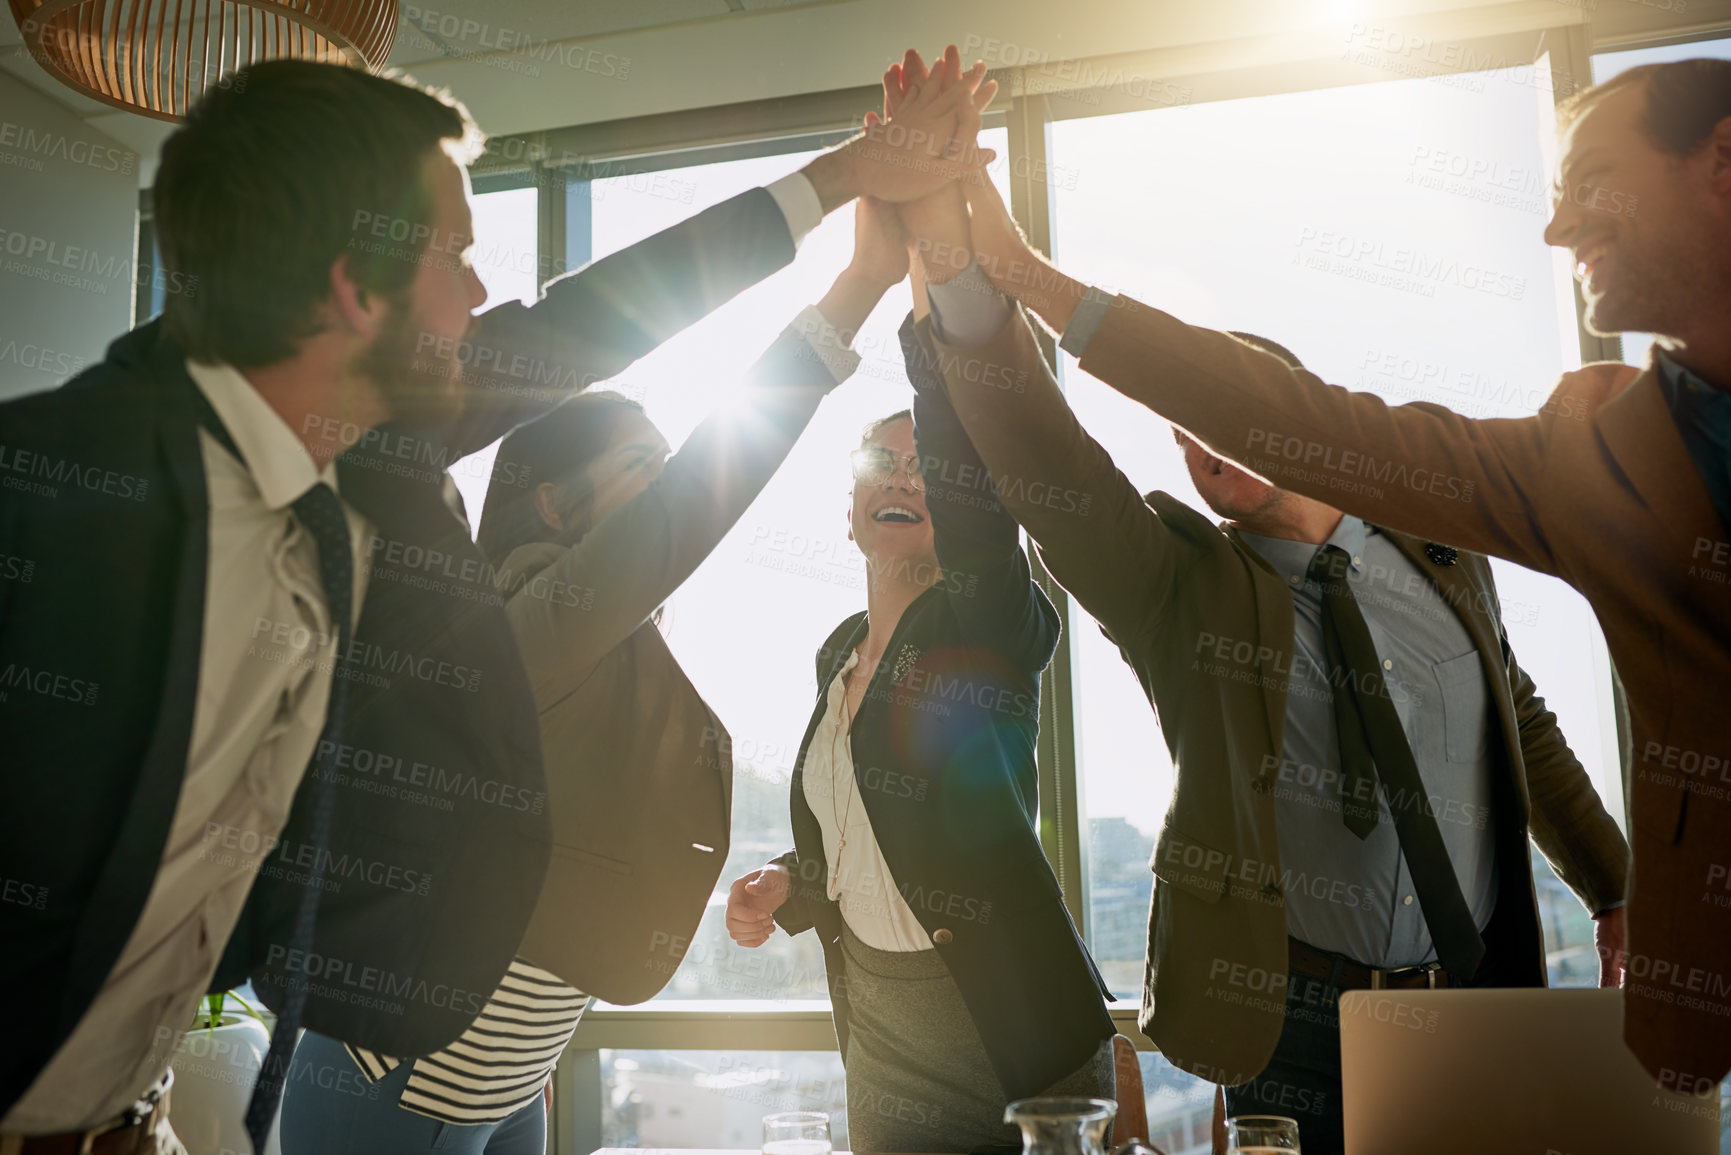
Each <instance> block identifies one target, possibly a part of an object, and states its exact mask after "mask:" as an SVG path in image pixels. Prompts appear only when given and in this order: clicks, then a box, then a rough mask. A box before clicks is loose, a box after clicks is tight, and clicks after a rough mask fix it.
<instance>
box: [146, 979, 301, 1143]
mask: <svg viewBox="0 0 1731 1155" xmlns="http://www.w3.org/2000/svg"><path fill="white" fill-rule="evenodd" d="M269 1046H270V1028H269V1026H267V1025H266V1023H265V1020H264V1018H263V1017H262V1016H261V1015H260V1014H259V1013H258V1011H256V1010H254V1009H253V1006H252V1004H251V1003H249V1002H248V1001H247V1000H246V999H245V998H243V997H242V996H241V995H240V993H239V992H238V991H226V992H219V993H217V994H210V995H206V996H205V997H204V998H203V999H201V1000H200V1001H199V1006H198V1013H197V1014H196V1015H195V1016H194V1019H193V1023H192V1025H191V1027H190V1028H188V1029H187V1031H186V1032H185V1033H184V1034H182V1035H181V1037H180V1040H179V1042H178V1043H176V1044H175V1048H174V1060H173V1062H172V1064H171V1066H172V1067H173V1068H174V1089H173V1091H172V1092H171V1093H170V1100H169V1113H168V1118H169V1123H170V1125H171V1126H173V1127H174V1133H175V1134H176V1135H177V1136H179V1138H180V1141H181V1143H182V1144H184V1145H185V1147H186V1150H187V1155H248V1153H249V1152H251V1151H252V1145H251V1144H250V1143H249V1142H248V1141H247V1137H246V1104H247V1100H248V1099H250V1098H251V1097H252V1089H253V1084H254V1083H256V1082H257V1081H258V1072H259V1067H260V1066H261V1065H262V1064H263V1063H264V1056H265V1051H266V1050H267V1049H268V1048H269ZM261 1155H282V1150H281V1147H280V1145H279V1143H278V1139H277V1125H276V1124H272V1126H271V1133H270V1138H269V1140H268V1141H267V1142H266V1145H265V1150H264V1151H263V1152H262V1153H261Z"/></svg>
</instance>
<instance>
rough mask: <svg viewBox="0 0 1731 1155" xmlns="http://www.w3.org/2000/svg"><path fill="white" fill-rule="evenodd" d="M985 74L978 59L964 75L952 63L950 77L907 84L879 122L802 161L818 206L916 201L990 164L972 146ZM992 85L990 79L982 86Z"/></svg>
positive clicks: (985, 153) (986, 154)
mask: <svg viewBox="0 0 1731 1155" xmlns="http://www.w3.org/2000/svg"><path fill="white" fill-rule="evenodd" d="M951 51H952V52H953V51H954V49H953V48H952V49H951ZM946 56H947V54H946ZM985 75H986V66H985V65H984V64H983V63H981V64H976V65H974V67H973V68H971V69H969V70H968V71H967V72H965V73H963V72H960V70H959V68H958V70H957V74H956V76H955V77H954V79H953V81H952V82H951V83H948V84H944V83H941V82H940V83H933V82H932V81H931V79H930V78H928V81H927V83H926V84H924V85H915V86H912V87H910V88H909V89H908V90H907V92H906V93H905V94H904V95H903V97H902V99H901V101H900V104H899V106H898V107H897V109H896V112H895V114H894V115H893V116H892V117H890V118H889V119H888V120H887V121H885V122H883V123H881V124H878V125H877V126H876V127H874V128H871V129H868V130H867V131H865V132H863V133H861V134H860V135H859V136H856V137H854V138H853V139H852V140H850V141H848V142H847V143H846V144H844V145H842V146H841V147H840V148H839V149H835V150H833V151H831V152H828V153H825V154H824V155H823V156H821V157H819V158H818V159H817V160H815V161H813V162H812V163H811V164H810V165H808V166H807V167H806V169H805V173H806V176H807V177H808V178H809V179H810V180H811V183H812V187H813V188H814V189H816V190H817V195H818V200H819V202H820V203H821V204H822V206H823V208H824V211H826V212H827V211H829V210H830V209H833V208H835V207H836V206H837V205H839V204H842V203H843V202H845V201H847V200H850V199H852V198H853V197H856V196H875V197H877V198H878V199H879V200H884V201H891V202H897V203H899V202H901V201H909V200H917V199H919V198H920V197H922V196H925V195H926V194H928V193H931V192H935V191H936V190H937V189H939V188H941V187H942V186H943V185H944V184H945V183H946V182H948V181H951V180H954V179H956V178H958V177H960V176H962V175H964V174H966V173H969V172H972V171H974V170H976V169H978V168H980V167H981V166H983V165H985V164H988V163H990V162H991V160H992V159H993V153H992V152H991V151H990V150H989V149H988V150H981V149H980V148H979V147H978V146H977V145H976V144H975V137H976V136H977V135H978V133H979V128H980V110H979V108H978V107H976V105H975V98H976V96H977V95H978V94H979V91H980V89H981V87H982V85H981V82H982V81H983V80H984V79H985ZM995 90H996V86H995V85H993V86H992V88H991V89H989V90H988V91H995ZM988 99H989V96H988Z"/></svg>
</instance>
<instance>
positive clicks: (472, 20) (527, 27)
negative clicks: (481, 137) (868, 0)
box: [0, 0, 835, 156]
mask: <svg viewBox="0 0 1731 1155" xmlns="http://www.w3.org/2000/svg"><path fill="white" fill-rule="evenodd" d="M834 2H835V0H580V2H564V3H560V2H551V3H550V2H549V0H427V2H425V3H407V2H403V0H399V3H398V20H397V36H396V41H395V43H394V44H393V45H392V49H391V54H390V57H389V64H390V66H391V67H393V68H400V69H403V70H405V71H409V72H424V71H425V70H426V68H427V66H429V65H437V66H445V67H449V66H452V65H457V66H462V67H468V68H482V67H487V66H489V64H490V65H491V66H493V67H498V66H499V62H501V61H503V62H505V64H506V65H510V64H512V63H515V62H513V60H512V57H513V56H516V57H519V58H524V59H526V60H527V61H529V62H530V64H529V66H530V67H535V66H537V65H538V64H543V63H546V62H548V61H549V60H551V61H553V62H554V66H558V64H559V63H562V62H563V60H568V59H572V58H573V45H576V46H577V47H580V48H583V49H584V52H585V55H586V54H587V52H588V51H589V50H590V46H587V45H585V44H584V42H585V41H602V40H605V39H606V38H608V37H616V36H618V35H619V34H621V33H643V32H646V31H652V30H655V29H663V28H670V27H674V26H678V25H686V24H696V23H705V22H710V21H721V20H727V19H742V18H743V19H749V18H751V17H752V16H754V15H761V14H765V13H771V12H777V11H785V10H788V9H793V8H803V7H811V6H813V5H819V4H826V3H834ZM593 50H594V51H596V52H599V53H600V54H601V56H602V58H603V59H602V60H601V61H600V62H598V63H597V64H595V65H594V67H596V68H597V69H601V68H605V67H606V63H605V59H604V57H605V56H606V55H607V53H606V52H605V50H604V48H603V47H602V46H601V45H600V44H596V45H594V46H593ZM614 55H617V54H614ZM0 69H4V70H5V71H6V72H8V73H10V74H11V75H13V76H14V77H17V78H18V79H19V80H21V81H23V82H24V83H25V84H28V85H30V86H31V87H32V88H34V89H36V90H37V91H39V92H41V93H42V94H44V95H45V96H47V97H48V98H49V99H51V100H53V101H54V102H55V103H57V104H59V105H61V106H62V107H64V108H66V109H68V110H69V111H71V112H72V113H73V114H74V115H75V116H77V117H78V118H79V119H81V120H84V121H86V122H88V123H90V124H91V125H93V126H94V127H96V128H99V129H100V130H101V131H103V132H105V133H107V134H108V135H110V136H113V137H114V138H116V139H117V140H119V141H120V142H121V143H123V144H125V145H127V146H129V147H130V148H132V149H133V150H134V151H136V152H138V153H140V154H141V155H144V156H151V155H154V154H155V152H156V150H157V148H158V147H159V146H160V145H161V143H162V141H163V140H164V139H165V138H166V137H167V136H168V134H169V133H170V132H172V131H173V126H172V125H170V124H167V123H166V122H163V121H158V120H154V119H151V118H149V117H144V116H138V115H135V114H132V113H127V112H122V111H120V110H118V109H115V108H113V107H111V106H109V105H106V104H103V103H102V102H100V101H97V100H92V99H90V98H89V97H86V96H83V95H81V94H79V93H77V92H75V91H74V90H73V89H71V88H69V87H68V86H67V85H65V84H64V83H62V82H61V81H60V80H59V79H58V78H56V77H55V76H53V75H51V74H50V73H49V72H48V71H47V70H45V69H44V68H42V67H41V66H40V65H38V64H37V63H36V61H35V60H33V59H32V58H31V57H30V54H29V53H28V52H27V51H26V50H25V48H24V38H23V36H22V34H20V32H19V31H18V26H17V24H16V22H14V21H12V20H3V19H0ZM504 70H505V71H514V70H513V69H510V68H506V69H504ZM515 74H516V75H517V77H518V78H519V79H521V78H522V76H523V73H522V72H521V71H516V73H515ZM447 83H448V82H447ZM459 95H460V93H459ZM495 120H496V118H495ZM487 128H488V131H489V132H494V133H498V132H514V131H519V128H518V127H516V126H513V125H510V124H499V123H492V124H488V125H487Z"/></svg>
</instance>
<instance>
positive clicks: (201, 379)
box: [186, 360, 337, 509]
mask: <svg viewBox="0 0 1731 1155" xmlns="http://www.w3.org/2000/svg"><path fill="white" fill-rule="evenodd" d="M186 371H187V373H188V374H189V375H190V376H191V377H192V380H193V382H194V384H196V385H197V386H198V388H199V390H200V391H201V392H203V394H204V396H205V398H206V399H207V400H208V401H209V402H210V407H211V408H212V409H214V410H216V415H217V417H218V418H220V419H221V420H222V423H223V426H224V427H225V428H227V429H228V435H229V436H230V437H232V438H234V443H235V446H236V447H237V448H238V449H239V450H240V452H241V455H242V456H243V457H245V458H246V462H245V464H246V469H247V472H248V473H249V474H251V475H252V480H253V484H254V485H256V486H258V492H259V496H260V497H262V498H263V499H264V503H265V505H266V506H268V507H269V508H271V509H286V508H288V507H289V506H291V505H293V504H294V502H295V500H296V499H297V498H299V497H300V496H301V495H302V494H304V493H305V492H306V491H307V490H309V489H311V488H312V487H313V486H315V485H317V484H318V483H319V482H321V481H323V482H324V483H325V484H326V485H329V486H330V487H331V488H332V489H333V490H335V489H336V488H337V467H336V462H334V461H333V462H331V463H330V464H329V465H326V466H325V468H324V470H323V472H320V470H319V468H318V466H316V465H315V464H314V463H313V458H312V454H310V453H308V452H307V448H306V446H305V445H303V444H302V443H301V440H300V438H298V437H296V436H295V433H294V430H292V429H290V428H289V427H288V423H287V422H285V421H284V420H283V419H282V418H281V417H280V416H278V414H277V411H276V410H274V409H272V408H271V407H270V405H269V404H267V403H266V402H265V399H264V398H263V397H261V396H259V392H258V390H257V389H254V388H253V387H252V384H251V382H249V381H248V380H247V379H246V378H245V377H242V376H241V375H240V371H239V370H237V369H236V368H235V367H234V366H232V365H228V364H223V363H214V364H210V363H205V362H201V361H193V360H188V361H187V363H186Z"/></svg>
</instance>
